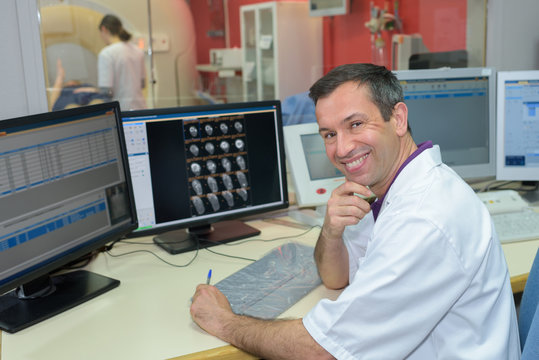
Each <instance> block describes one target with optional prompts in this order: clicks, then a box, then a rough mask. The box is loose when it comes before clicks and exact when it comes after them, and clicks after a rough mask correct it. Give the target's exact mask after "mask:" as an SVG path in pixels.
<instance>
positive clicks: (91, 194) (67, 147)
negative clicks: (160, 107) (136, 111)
mask: <svg viewBox="0 0 539 360" xmlns="http://www.w3.org/2000/svg"><path fill="white" fill-rule="evenodd" d="M127 163H128V162H127V156H126V151H125V148H124V141H123V131H122V124H121V122H120V114H119V107H118V103H117V102H113V103H106V104H100V105H93V106H87V107H82V108H75V109H70V110H62V111H56V112H51V113H45V114H38V115H31V116H25V117H20V118H16V119H9V120H3V121H0V294H4V295H3V296H1V297H0V328H1V329H3V330H5V331H8V332H17V331H19V330H22V329H24V328H26V327H28V326H30V325H33V324H36V323H38V322H40V321H43V320H45V319H47V318H49V317H51V316H54V315H56V314H59V313H60V312H62V311H64V310H67V309H70V308H72V307H74V306H76V305H78V304H81V303H82V302H84V301H86V300H89V299H92V298H94V297H95V296H97V295H100V294H103V293H104V292H106V291H108V290H111V289H113V288H115V287H116V286H118V285H119V284H120V282H119V280H117V279H111V278H108V277H106V276H103V275H100V274H97V273H92V272H88V271H74V272H63V273H60V274H56V275H55V276H51V273H53V272H55V271H57V270H59V269H62V267H63V266H64V265H66V264H69V263H71V262H73V261H74V260H76V259H78V258H80V257H81V256H83V255H86V254H89V253H91V252H93V251H97V250H98V249H100V248H102V247H103V246H104V245H105V244H106V243H108V242H111V241H115V240H118V239H120V238H122V237H123V236H124V235H126V234H127V233H129V232H130V231H132V230H133V229H135V228H136V227H137V221H136V213H135V206H134V202H133V200H132V199H133V197H132V191H131V189H132V187H131V184H130V180H129V170H128V167H127ZM12 289H13V290H12Z"/></svg>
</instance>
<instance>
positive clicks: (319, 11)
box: [309, 0, 350, 16]
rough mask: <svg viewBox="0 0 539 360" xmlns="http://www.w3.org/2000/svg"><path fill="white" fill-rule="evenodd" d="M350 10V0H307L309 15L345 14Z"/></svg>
mask: <svg viewBox="0 0 539 360" xmlns="http://www.w3.org/2000/svg"><path fill="white" fill-rule="evenodd" d="M349 11H350V0H309V15H311V16H334V15H345V14H348V13H349Z"/></svg>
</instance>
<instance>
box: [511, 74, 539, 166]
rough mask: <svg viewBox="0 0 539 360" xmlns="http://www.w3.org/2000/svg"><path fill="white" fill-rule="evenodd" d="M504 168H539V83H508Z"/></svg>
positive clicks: (532, 81)
mask: <svg viewBox="0 0 539 360" xmlns="http://www.w3.org/2000/svg"><path fill="white" fill-rule="evenodd" d="M504 117H505V121H504V126H505V129H503V131H504V149H505V154H503V155H504V158H505V165H506V166H514V167H534V168H537V167H539V80H528V81H506V82H505V114H504Z"/></svg>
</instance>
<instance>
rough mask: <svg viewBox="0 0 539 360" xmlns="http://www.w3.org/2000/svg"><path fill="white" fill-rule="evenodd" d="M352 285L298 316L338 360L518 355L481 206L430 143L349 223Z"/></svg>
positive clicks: (510, 307)
mask: <svg viewBox="0 0 539 360" xmlns="http://www.w3.org/2000/svg"><path fill="white" fill-rule="evenodd" d="M343 238H344V241H345V243H346V246H347V248H348V252H349V257H350V259H349V262H350V285H349V286H348V287H346V289H344V291H343V292H342V294H341V295H340V296H339V298H338V299H337V300H336V301H330V300H322V301H321V302H320V303H318V304H317V305H316V306H315V307H314V308H313V309H312V310H311V311H310V312H309V313H308V314H307V316H306V317H305V318H304V319H303V323H304V325H305V327H306V329H307V330H308V332H309V333H310V334H311V336H312V337H313V338H314V339H315V340H316V341H317V342H318V343H319V344H320V345H321V346H323V347H324V348H325V349H326V350H327V351H329V352H330V353H331V354H332V355H333V356H335V357H337V358H339V359H377V360H379V359H384V360H386V359H405V358H406V359H429V360H431V359H464V358H466V359H504V360H508V359H519V358H520V345H519V337H518V328H517V320H516V312H515V306H514V302H513V294H512V290H511V284H510V279H509V273H508V270H507V264H506V262H505V257H504V254H503V251H502V248H501V245H500V243H499V240H498V237H497V236H496V234H495V232H494V230H493V225H492V222H491V220H490V216H489V213H488V211H487V209H486V208H485V206H483V204H482V203H481V202H480V201H479V199H478V198H477V196H476V195H475V194H474V192H473V190H472V189H471V188H470V187H469V186H468V185H467V184H466V183H465V182H464V181H463V180H462V179H460V177H459V176H458V175H456V174H455V173H454V172H453V171H452V170H451V169H450V168H449V167H447V166H446V165H444V164H442V162H441V156H440V151H439V148H438V147H437V146H434V147H433V148H430V149H426V150H424V151H423V152H421V153H420V154H419V155H418V156H417V157H416V158H415V159H413V160H412V161H411V162H410V163H408V164H407V165H406V166H405V167H404V168H403V169H402V171H401V173H400V174H399V175H398V176H397V178H396V179H395V181H394V183H393V184H392V185H391V187H390V189H389V190H388V192H387V194H386V196H385V198H384V201H383V204H382V208H381V211H380V213H379V215H378V218H377V219H376V221H375V220H374V217H373V214H372V211H371V212H370V213H369V214H368V215H367V216H366V217H365V218H364V219H362V220H361V221H360V223H359V224H357V225H355V226H352V227H347V229H346V230H345V233H344V236H343Z"/></svg>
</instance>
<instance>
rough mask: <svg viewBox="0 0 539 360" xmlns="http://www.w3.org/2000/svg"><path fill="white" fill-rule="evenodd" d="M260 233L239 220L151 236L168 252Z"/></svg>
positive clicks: (206, 245) (215, 243)
mask: <svg viewBox="0 0 539 360" xmlns="http://www.w3.org/2000/svg"><path fill="white" fill-rule="evenodd" d="M259 234H260V230H258V229H255V228H254V227H252V226H250V225H247V224H245V223H244V222H243V221H240V220H229V221H221V222H217V223H214V224H211V225H205V226H199V227H191V228H189V229H180V230H173V231H169V232H166V233H163V234H159V235H157V236H155V237H154V238H153V241H154V243H156V244H157V245H159V246H160V247H162V248H163V249H165V250H166V251H167V252H168V253H170V254H173V255H175V254H180V253H183V252H187V251H192V250H196V249H202V248H205V247H209V246H214V245H219V244H223V243H227V242H230V241H234V240H240V239H245V238H248V237H251V236H256V235H259Z"/></svg>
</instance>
